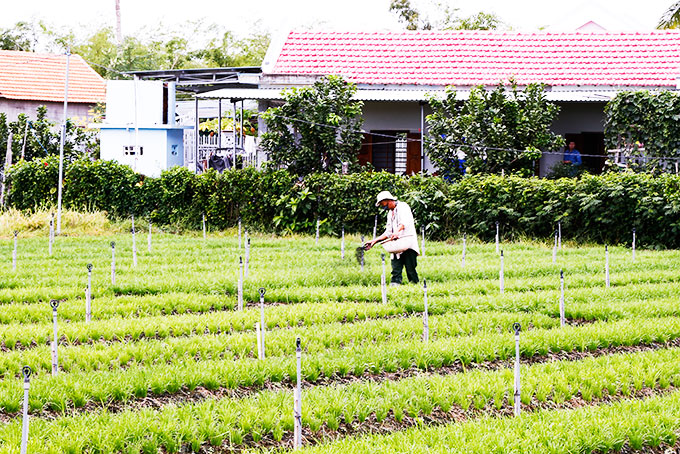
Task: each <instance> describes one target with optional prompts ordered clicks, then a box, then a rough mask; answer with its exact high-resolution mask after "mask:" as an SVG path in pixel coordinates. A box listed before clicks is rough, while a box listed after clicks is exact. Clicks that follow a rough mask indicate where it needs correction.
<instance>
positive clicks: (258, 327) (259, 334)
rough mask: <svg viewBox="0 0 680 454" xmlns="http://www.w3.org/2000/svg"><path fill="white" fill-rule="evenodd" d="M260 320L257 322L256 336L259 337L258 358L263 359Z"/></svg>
mask: <svg viewBox="0 0 680 454" xmlns="http://www.w3.org/2000/svg"><path fill="white" fill-rule="evenodd" d="M261 335H262V333H261V332H260V322H255V337H256V338H257V359H262V341H261V340H260V339H261V338H260V336H261Z"/></svg>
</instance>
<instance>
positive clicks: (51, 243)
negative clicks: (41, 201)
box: [49, 213, 54, 255]
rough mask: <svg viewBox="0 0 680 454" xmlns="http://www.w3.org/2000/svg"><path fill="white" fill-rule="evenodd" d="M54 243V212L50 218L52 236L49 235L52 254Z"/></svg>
mask: <svg viewBox="0 0 680 454" xmlns="http://www.w3.org/2000/svg"><path fill="white" fill-rule="evenodd" d="M53 244H54V213H52V218H51V219H50V236H49V252H50V255H52V245H53Z"/></svg>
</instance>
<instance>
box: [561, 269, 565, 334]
mask: <svg viewBox="0 0 680 454" xmlns="http://www.w3.org/2000/svg"><path fill="white" fill-rule="evenodd" d="M564 323H565V320H564V270H560V326H564Z"/></svg>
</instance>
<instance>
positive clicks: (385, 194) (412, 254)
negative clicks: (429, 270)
mask: <svg viewBox="0 0 680 454" xmlns="http://www.w3.org/2000/svg"><path fill="white" fill-rule="evenodd" d="M375 206H377V207H378V206H379V207H381V208H382V209H384V210H388V213H387V226H386V228H385V233H383V234H382V235H380V236H379V237H377V238H376V239H374V240H373V241H369V242H368V243H367V244H366V250H369V249H371V248H372V247H373V246H374V245H375V244H376V243H378V242H381V241H383V240H387V241H386V242H385V243H383V247H384V248H385V250H386V251H387V252H389V253H390V254H391V256H392V279H391V282H390V285H392V286H397V285H401V280H402V277H401V274H402V273H401V272H402V269H403V268H404V267H406V276H407V277H408V280H409V282H413V283H414V284H417V283H418V272H417V271H416V267H417V266H418V255H419V254H420V249H418V234H417V233H416V226H415V223H414V222H413V213H411V207H409V206H408V204H407V203H406V202H400V201H398V200H397V198H396V197H394V196H393V195H392V194H390V192H389V191H382V192H381V193H380V194H378V197H377V202H376V204H375Z"/></svg>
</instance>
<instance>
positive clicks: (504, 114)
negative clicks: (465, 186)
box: [426, 83, 564, 177]
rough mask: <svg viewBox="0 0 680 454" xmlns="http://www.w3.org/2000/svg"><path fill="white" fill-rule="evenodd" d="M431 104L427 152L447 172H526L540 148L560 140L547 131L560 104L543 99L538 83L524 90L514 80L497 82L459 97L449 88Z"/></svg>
mask: <svg viewBox="0 0 680 454" xmlns="http://www.w3.org/2000/svg"><path fill="white" fill-rule="evenodd" d="M430 105H431V106H432V109H433V113H432V114H431V115H428V117H427V124H428V128H429V136H428V140H427V142H426V152H427V154H428V156H429V157H430V159H431V160H432V162H434V163H435V164H436V165H437V168H438V169H439V171H440V172H441V173H442V174H444V175H446V176H448V177H455V176H460V175H462V174H463V173H464V172H465V171H466V169H467V171H469V172H471V173H501V171H505V172H516V173H519V174H522V175H531V174H533V165H532V163H533V160H535V159H537V158H538V157H540V152H538V151H539V150H556V149H558V148H559V147H560V146H562V145H563V143H564V139H563V138H562V137H560V136H558V135H556V134H554V133H553V132H551V131H550V130H549V127H550V125H551V124H552V122H553V120H554V119H555V117H556V116H557V114H558V112H559V107H558V106H557V105H555V104H553V103H550V102H548V101H546V99H545V92H544V86H543V85H541V84H529V85H528V86H527V87H526V89H524V90H519V89H518V87H517V86H516V85H515V84H514V83H512V84H511V85H510V86H505V85H503V84H498V86H496V88H495V89H494V90H486V89H485V88H484V87H482V86H479V87H475V88H473V89H472V90H471V91H470V97H469V98H468V99H467V100H466V101H464V102H460V101H458V100H457V99H456V92H455V90H454V89H452V88H451V87H448V88H447V90H446V97H445V98H444V99H443V100H439V99H436V98H434V97H433V98H431V99H430ZM463 161H464V162H463Z"/></svg>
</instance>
